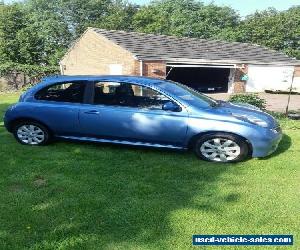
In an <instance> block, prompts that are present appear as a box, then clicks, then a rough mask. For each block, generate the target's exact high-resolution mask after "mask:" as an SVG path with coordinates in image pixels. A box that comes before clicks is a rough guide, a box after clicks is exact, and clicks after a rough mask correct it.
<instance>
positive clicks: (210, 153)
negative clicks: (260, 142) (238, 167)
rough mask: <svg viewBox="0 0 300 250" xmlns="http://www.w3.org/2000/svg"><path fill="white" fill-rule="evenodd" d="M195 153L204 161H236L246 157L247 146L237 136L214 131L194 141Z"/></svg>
mask: <svg viewBox="0 0 300 250" xmlns="http://www.w3.org/2000/svg"><path fill="white" fill-rule="evenodd" d="M195 153H196V155H197V156H198V157H200V158H201V159H203V160H206V161H213V162H238V161H242V160H244V159H245V158H247V156H248V153H249V147H248V144H247V142H246V141H245V140H244V139H242V138H241V137H239V136H236V135H232V134H226V133H215V134H207V135H204V136H202V137H200V138H199V139H198V140H197V141H196V143H195Z"/></svg>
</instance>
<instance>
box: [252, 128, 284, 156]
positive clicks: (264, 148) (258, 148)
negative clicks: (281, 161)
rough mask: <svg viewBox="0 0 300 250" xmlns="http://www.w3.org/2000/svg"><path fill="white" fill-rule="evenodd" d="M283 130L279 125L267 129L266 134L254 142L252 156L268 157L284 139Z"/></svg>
mask: <svg viewBox="0 0 300 250" xmlns="http://www.w3.org/2000/svg"><path fill="white" fill-rule="evenodd" d="M282 135H283V134H282V131H281V129H280V128H279V127H278V128H276V129H272V130H271V129H270V130H268V131H267V133H266V136H262V137H261V138H257V139H256V140H255V141H253V142H252V147H253V151H252V157H266V156H268V155H270V154H272V153H274V152H275V151H276V149H277V148H278V145H279V143H280V141H281V139H282Z"/></svg>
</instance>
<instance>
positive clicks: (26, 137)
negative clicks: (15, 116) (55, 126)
mask: <svg viewBox="0 0 300 250" xmlns="http://www.w3.org/2000/svg"><path fill="white" fill-rule="evenodd" d="M13 134H14V136H15V138H16V140H17V141H18V142H19V143H21V144H24V145H29V146H42V145H46V144H48V143H49V142H50V139H51V135H50V131H49V130H48V129H47V128H46V127H45V126H44V125H42V124H40V123H38V122H34V121H22V122H18V123H17V124H15V125H14V127H13Z"/></svg>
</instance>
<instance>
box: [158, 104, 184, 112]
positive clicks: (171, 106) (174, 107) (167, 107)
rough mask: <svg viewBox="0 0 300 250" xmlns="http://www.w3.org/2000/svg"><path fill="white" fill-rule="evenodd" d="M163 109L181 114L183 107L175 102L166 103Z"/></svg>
mask: <svg viewBox="0 0 300 250" xmlns="http://www.w3.org/2000/svg"><path fill="white" fill-rule="evenodd" d="M162 109H163V110H165V111H172V112H180V111H181V110H182V109H181V107H180V106H179V105H177V104H176V103H174V102H166V103H165V104H164V105H163V106H162Z"/></svg>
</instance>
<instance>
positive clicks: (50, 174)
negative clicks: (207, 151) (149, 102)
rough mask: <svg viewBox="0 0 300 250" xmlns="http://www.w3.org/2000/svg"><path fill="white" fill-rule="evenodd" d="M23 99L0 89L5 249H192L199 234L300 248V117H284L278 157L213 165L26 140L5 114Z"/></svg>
mask: <svg viewBox="0 0 300 250" xmlns="http://www.w3.org/2000/svg"><path fill="white" fill-rule="evenodd" d="M16 100H17V95H14V94H2V95H0V112H1V115H0V116H1V120H0V211H1V213H0V249H189V248H193V247H192V246H191V237H192V235H193V234H293V235H294V237H295V241H296V242H295V245H294V246H293V247H287V249H300V240H299V238H300V201H299V199H300V197H299V191H300V122H296V121H293V122H292V121H287V120H283V121H282V124H283V127H284V133H285V136H284V139H283V141H282V143H281V144H280V147H279V149H278V151H277V152H276V153H275V154H274V155H272V156H271V157H268V158H266V159H252V160H249V161H247V162H243V163H238V164H213V163H207V162H204V161H199V160H197V159H196V157H195V156H194V155H193V154H192V153H180V152H173V151H160V150H155V149H141V148H132V147H123V146H110V145H103V144H90V143H73V142H56V143H54V144H51V145H49V146H45V147H28V146H23V145H20V144H18V143H17V142H16V141H15V139H14V138H13V136H12V135H11V134H9V133H8V132H6V130H5V128H4V127H3V121H2V113H3V111H4V110H5V109H6V108H7V106H8V105H9V104H10V103H12V102H15V101H16ZM244 248H245V249H283V248H282V247H277V248H275V247H262V246H261V247H256V248H255V247H251V248H250V247H248V248H247V247H244ZM201 249H209V250H211V249H221V248H218V247H207V248H205V247H202V248H201ZM222 249H241V247H237V248H234V247H231V248H230V247H223V248H222Z"/></svg>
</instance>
